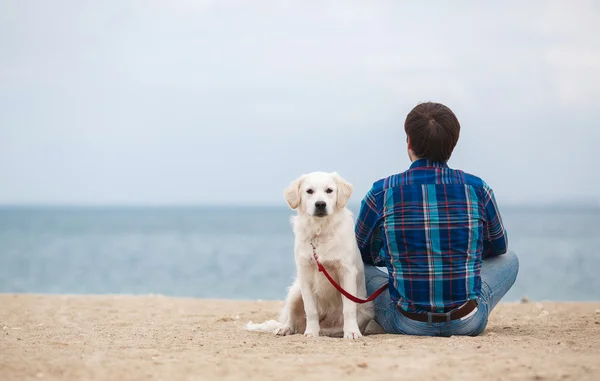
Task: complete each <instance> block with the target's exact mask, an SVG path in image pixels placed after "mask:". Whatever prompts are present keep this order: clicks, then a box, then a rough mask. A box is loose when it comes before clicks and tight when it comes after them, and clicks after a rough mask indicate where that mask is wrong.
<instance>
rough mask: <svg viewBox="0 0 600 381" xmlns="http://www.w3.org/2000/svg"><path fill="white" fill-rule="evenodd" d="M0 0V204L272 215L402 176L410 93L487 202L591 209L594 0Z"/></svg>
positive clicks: (596, 51) (597, 82)
mask: <svg viewBox="0 0 600 381" xmlns="http://www.w3.org/2000/svg"><path fill="white" fill-rule="evenodd" d="M451 3H452V4H450V2H448V1H433V2H428V3H427V5H426V6H425V5H420V4H418V3H415V2H401V1H372V2H367V1H347V2H341V1H340V2H333V1H258V0H257V1H244V2H242V1H239V2H238V1H225V0H214V1H202V0H198V1H192V0H187V1H182V0H170V1H158V0H155V1H148V0H147V1H121V0H111V1H101V2H100V1H75V0H72V1H63V0H54V1H44V0H37V1H22V0H4V1H2V2H0V204H7V203H8V204H10V203H19V204H22V203H35V204H131V203H134V204H205V203H219V204H221V203H234V204H244V203H253V204H255V203H269V204H277V205H281V206H285V204H284V200H283V198H282V190H283V188H284V187H285V186H286V185H287V184H288V183H289V182H290V181H291V180H293V179H294V178H295V177H296V176H298V175H299V174H301V173H304V172H309V171H313V170H325V171H333V170H335V171H338V172H339V173H340V174H341V175H342V176H344V177H345V178H346V179H348V180H349V181H350V182H352V183H353V184H354V185H355V190H356V192H355V194H354V195H353V197H352V200H353V201H354V202H359V201H360V198H361V197H362V196H363V195H364V193H365V192H366V191H367V190H368V189H369V187H370V185H371V184H372V182H373V181H375V180H377V179H378V178H381V177H383V176H386V175H389V174H391V173H395V172H399V171H403V170H405V169H406V168H407V167H408V165H409V164H410V163H409V160H408V158H407V155H406V146H405V135H404V131H403V122H404V118H405V116H406V114H407V113H408V112H409V111H410V109H411V108H412V107H413V106H415V105H416V104H417V103H418V102H421V101H428V100H432V101H438V102H442V103H445V104H446V105H448V106H449V107H450V108H452V109H453V110H454V111H455V112H456V114H457V115H458V118H459V120H460V121H461V124H462V131H461V138H460V141H459V144H458V146H457V148H456V150H455V154H454V156H453V158H452V159H451V161H450V163H449V164H450V165H451V166H453V167H458V168H462V169H464V170H466V171H468V172H472V173H475V174H477V175H479V176H481V177H483V178H484V179H485V180H486V181H487V182H488V183H489V184H490V185H491V186H492V188H494V190H495V191H496V194H497V197H498V199H499V202H504V203H513V204H522V203H529V202H536V203H539V202H542V203H555V202H560V201H563V200H568V201H572V202H581V201H590V200H591V201H593V202H597V203H598V204H599V205H600V170H599V169H598V164H596V155H595V153H597V152H598V146H599V145H600V125H599V122H598V111H599V110H600V109H599V106H598V102H599V101H600V75H599V73H600V39H599V38H598V36H600V23H598V22H597V20H598V18H599V17H600V5H598V4H599V3H597V2H594V1H529V2H521V1H504V2H501V3H502V5H500V2H495V3H494V4H487V3H486V4H484V3H482V2H474V1H471V2H467V1H453V2H451Z"/></svg>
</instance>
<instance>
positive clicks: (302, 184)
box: [246, 172, 374, 339]
mask: <svg viewBox="0 0 600 381" xmlns="http://www.w3.org/2000/svg"><path fill="white" fill-rule="evenodd" d="M352 191H353V187H352V184H350V183H348V182H347V181H346V180H344V179H343V178H342V177H340V176H339V175H338V174H337V173H335V172H334V173H324V172H313V173H310V174H307V175H302V176H300V177H299V178H297V179H296V180H294V181H293V182H292V183H291V184H290V185H289V186H288V187H287V188H286V189H285V191H284V197H285V199H286V201H287V203H288V204H289V206H290V207H291V208H292V209H297V215H296V216H294V217H292V220H291V221H292V225H293V230H294V235H295V242H294V254H295V259H296V270H297V274H296V279H295V281H294V282H293V284H292V286H291V287H290V288H289V290H288V295H287V298H286V304H285V307H284V308H283V311H282V312H281V315H280V317H279V321H275V320H269V321H266V322H264V323H262V324H252V322H249V323H248V325H247V326H246V328H247V329H248V330H250V331H260V332H273V333H275V334H277V335H291V334H295V333H304V335H305V336H314V337H316V336H319V335H325V336H341V335H342V334H343V336H344V338H349V339H357V338H359V337H362V334H363V333H364V331H365V328H366V326H367V324H368V323H369V321H370V320H371V319H372V318H373V317H374V311H373V304H372V303H373V302H367V303H364V304H358V305H357V304H356V303H355V302H353V301H351V300H349V299H348V298H346V297H345V296H343V295H342V294H341V293H340V292H339V291H338V290H336V289H335V288H334V287H333V285H331V283H330V282H329V280H328V279H327V278H326V277H325V275H324V274H323V273H321V272H319V271H318V268H317V264H316V262H315V260H314V257H313V247H312V246H311V244H314V246H315V248H316V249H315V250H316V253H317V255H318V258H319V262H320V263H321V264H322V265H323V266H324V267H325V268H326V269H327V271H328V272H329V274H330V275H331V276H332V277H333V279H334V280H335V281H336V282H337V283H338V284H339V285H341V287H342V288H344V289H345V290H346V291H347V292H349V293H350V294H352V295H354V296H356V297H358V298H361V299H364V298H366V293H367V291H366V286H365V275H364V266H363V263H362V260H361V257H360V252H359V249H358V245H357V243H356V238H355V233H354V219H353V216H352V213H351V212H350V211H349V210H348V209H347V208H346V203H347V202H348V199H349V198H350V196H351V195H352Z"/></svg>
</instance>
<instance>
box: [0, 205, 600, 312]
mask: <svg viewBox="0 0 600 381" xmlns="http://www.w3.org/2000/svg"><path fill="white" fill-rule="evenodd" d="M350 208H351V209H352V210H353V211H354V212H355V213H356V212H357V211H358V207H356V206H355V207H350ZM502 212H503V216H504V221H505V225H506V227H507V230H508V233H509V245H510V248H511V249H512V250H514V251H516V253H517V255H518V256H519V258H520V265H521V266H520V272H519V276H518V279H517V282H516V284H515V285H514V287H513V289H512V290H511V291H510V292H509V294H508V295H507V296H506V297H505V299H504V300H505V301H516V300H518V299H520V298H521V297H522V296H527V297H529V299H531V300H556V301H564V300H573V301H588V300H600V210H598V209H582V208H579V209H561V210H558V209H555V210H553V209H525V208H508V207H505V208H504V209H502ZM292 213H293V212H292V211H290V210H289V209H286V208H277V207H264V208H263V207H228V208H220V207H219V208H217V207H214V208H212V207H204V208H2V209H0V292H18V293H22V292H34V293H54V294H106V293H111V294H164V295H172V296H185V297H200V298H228V299H265V300H266V299H283V298H284V296H285V292H286V288H287V287H288V286H289V284H290V282H291V281H292V278H293V276H294V261H293V235H292V231H291V226H290V223H289V217H290V216H291V215H292Z"/></svg>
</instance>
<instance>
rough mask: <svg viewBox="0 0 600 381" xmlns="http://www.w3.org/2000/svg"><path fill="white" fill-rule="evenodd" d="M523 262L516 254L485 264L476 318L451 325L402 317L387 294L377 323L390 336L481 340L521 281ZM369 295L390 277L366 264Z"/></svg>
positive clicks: (378, 306)
mask: <svg viewBox="0 0 600 381" xmlns="http://www.w3.org/2000/svg"><path fill="white" fill-rule="evenodd" d="M518 272H519V260H518V258H517V256H516V254H515V253H514V252H512V251H508V252H507V253H506V254H503V255H499V256H496V257H492V258H488V259H484V260H483V264H482V267H481V296H480V297H479V300H478V302H479V305H478V306H477V310H476V312H475V313H474V314H471V315H470V316H467V317H465V318H463V319H457V320H451V321H450V323H426V322H420V321H416V320H412V319H409V318H407V317H406V316H404V315H402V314H401V313H400V312H399V311H398V309H397V308H396V303H395V302H394V301H392V299H391V298H390V293H389V291H388V290H385V291H384V292H383V293H382V294H381V295H379V296H378V297H377V298H376V299H375V300H374V301H373V303H374V305H375V321H376V322H377V324H379V325H380V326H381V328H383V330H384V331H385V332H386V333H395V334H405V335H418V336H453V335H459V336H477V335H479V334H481V333H482V332H483V331H484V330H485V327H486V326H487V322H488V316H489V315H490V313H491V312H492V310H493V309H494V307H495V306H496V304H498V302H499V301H500V299H502V297H503V296H504V295H505V294H506V293H507V292H508V290H509V289H510V288H511V287H512V285H513V284H514V283H515V280H516V279H517V274H518ZM365 277H366V282H367V293H368V295H371V294H372V293H374V292H375V291H376V290H377V289H378V288H379V287H381V286H383V285H384V284H385V283H387V282H388V274H387V273H385V272H383V271H381V270H380V269H379V268H378V267H375V266H371V265H367V264H365Z"/></svg>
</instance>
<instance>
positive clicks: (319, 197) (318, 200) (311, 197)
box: [283, 172, 353, 218]
mask: <svg viewBox="0 0 600 381" xmlns="http://www.w3.org/2000/svg"><path fill="white" fill-rule="evenodd" d="M352 191H353V187H352V184H350V183H349V182H347V181H346V180H344V179H343V178H342V177H341V176H340V175H339V174H338V173H337V172H332V173H327V172H312V173H309V174H305V175H302V176H300V177H298V178H297V179H296V180H294V181H292V182H291V183H290V185H288V187H287V188H285V190H284V192H283V196H284V197H285V200H286V201H287V203H288V205H289V206H290V208H292V209H298V211H299V213H302V214H308V215H309V216H312V217H319V218H321V217H327V216H329V215H331V214H333V213H334V212H335V211H336V210H338V209H342V208H344V207H345V206H346V203H347V202H348V199H350V196H351V195H352Z"/></svg>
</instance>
